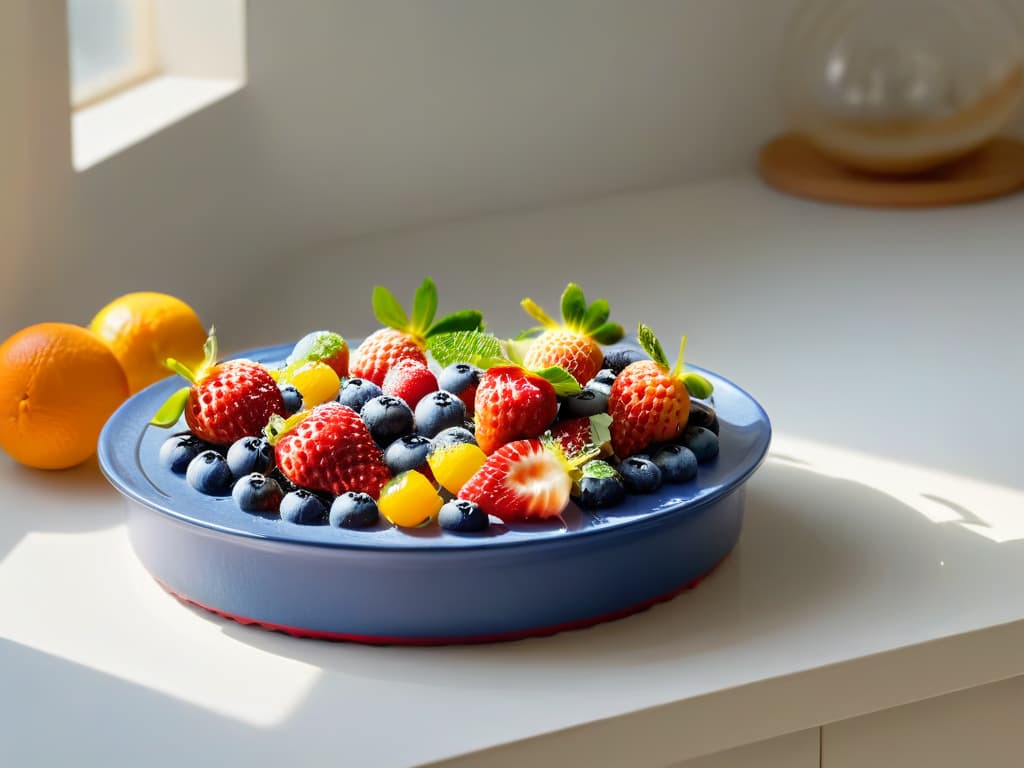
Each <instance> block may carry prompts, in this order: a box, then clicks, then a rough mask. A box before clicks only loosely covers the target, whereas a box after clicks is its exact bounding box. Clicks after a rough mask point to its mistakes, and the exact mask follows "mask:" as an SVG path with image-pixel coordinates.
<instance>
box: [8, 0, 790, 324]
mask: <svg viewBox="0 0 1024 768" xmlns="http://www.w3.org/2000/svg"><path fill="white" fill-rule="evenodd" d="M19 3H20V4H22V5H23V6H24V7H25V8H30V9H31V10H30V11H29V12H28V13H27V15H28V16H30V17H31V19H30V21H31V22H32V23H33V24H34V25H35V32H34V34H35V35H36V37H37V42H38V45H37V49H36V50H37V51H38V52H39V55H40V56H43V55H44V54H45V58H46V61H47V62H49V71H46V70H42V71H40V70H38V69H31V70H30V71H28V72H24V71H23V73H22V76H23V77H28V78H29V82H30V83H31V89H32V91H33V93H34V98H33V102H32V104H30V105H29V109H30V114H29V115H28V119H29V121H30V122H31V124H32V125H33V129H32V130H33V133H34V135H35V136H36V138H37V141H36V142H35V144H34V146H33V147H32V149H31V157H30V158H29V159H30V160H31V161H32V165H33V171H32V181H33V183H34V184H37V185H38V186H37V191H36V192H35V193H33V195H32V197H31V206H32V208H33V212H34V214H35V215H36V217H37V218H36V223H35V225H34V227H33V229H32V233H31V234H32V244H31V247H30V248H29V249H27V251H28V252H27V253H26V249H25V248H22V247H14V248H5V252H4V254H3V256H2V258H3V259H4V264H5V266H6V267H7V269H8V275H11V274H13V275H14V279H15V285H16V287H17V289H18V290H17V291H15V292H12V293H13V294H14V295H13V298H10V297H9V298H5V300H4V302H3V303H2V305H0V336H6V335H7V334H8V333H9V332H11V331H13V330H14V329H15V328H16V327H19V326H20V325H24V324H26V323H28V322H34V321H38V320H42V319H63V320H70V321H76V322H85V321H87V320H88V319H89V316H90V315H91V313H92V312H93V311H94V309H95V308H96V307H97V306H98V304H100V303H102V302H103V301H105V300H106V299H108V298H110V297H113V296H115V295H117V294H119V293H121V292H123V291H127V290H133V289H140V288H159V289H164V290H168V291H170V292H173V293H178V294H180V295H182V296H184V297H185V298H187V299H188V300H189V301H191V302H192V303H194V304H195V305H196V306H197V308H198V309H199V310H200V312H201V314H203V315H204V316H205V317H212V316H213V315H214V312H215V310H218V311H217V312H216V315H217V322H218V324H219V325H220V326H221V327H222V328H223V329H224V330H225V331H226V332H227V331H231V330H232V324H233V323H237V325H235V327H236V328H238V327H242V324H243V323H249V322H251V320H242V319H241V318H239V319H238V320H237V321H235V320H232V319H229V318H222V317H221V316H220V315H221V314H223V311H222V310H221V309H220V308H222V307H223V306H224V305H225V302H227V303H228V304H230V303H231V300H232V298H233V297H235V296H241V295H244V294H245V286H246V283H247V281H249V280H250V278H251V275H252V274H254V273H255V274H259V273H261V272H262V271H263V270H264V269H265V267H266V266H267V265H272V264H273V263H274V262H275V261H278V260H280V259H282V258H284V257H286V256H287V255H289V254H294V253H296V252H298V251H302V250H303V249H305V248H306V247H307V246H314V245H317V244H322V243H329V242H334V241H337V240H344V239H346V238H350V237H352V236H357V235H363V234H366V233H370V232H376V231H382V230H394V229H403V228H409V227H412V226H416V225H420V224H423V223H426V222H432V221H437V220H442V219H452V218H459V217H465V216H470V215H473V214H478V213H481V212H488V211H497V210H505V209H517V208H529V207H535V206H539V205H543V204H547V203H551V202H556V201H570V200H575V199H580V198H587V197H593V196H598V195H603V194H607V193H610V192H613V191H616V190H621V189H626V188H636V187H648V186H658V185H667V184H672V183H675V182H679V181H682V180H686V179H690V178H695V177H701V176H706V175H712V174H720V173H728V172H732V171H737V170H740V169H744V168H747V167H749V165H750V162H751V158H752V155H753V152H754V150H755V148H756V145H757V144H758V142H759V141H761V140H762V139H763V138H765V137H766V136H767V135H768V134H769V133H771V131H772V130H773V129H774V128H775V127H776V125H777V113H776V106H775V97H774V90H773V88H774V84H773V79H774V66H775V59H776V47H777V44H778V39H779V33H780V30H781V25H782V23H783V20H784V18H785V15H786V13H787V12H788V10H789V8H790V7H791V5H792V4H793V3H792V0H758V2H756V3H755V2H750V0H715V2H710V1H709V0H633V1H631V2H626V1H625V0H515V1H514V2H513V1H512V0H428V1H426V2H422V1H421V0H320V1H318V0H293V1H292V2H288V3H283V2H276V0H251V1H250V3H249V5H248V11H247V16H248V19H247V25H248V39H247V48H248V56H249V61H248V85H247V87H246V88H245V89H243V90H242V91H241V92H240V93H238V94H236V95H235V96H232V97H230V98H229V99H227V100H226V101H224V102H221V103H220V104H217V105H215V106H214V107H212V108H210V109H208V110H206V111H205V112H202V113H200V114H198V115H196V116H194V117H192V118H190V119H188V120H186V121H184V122H182V123H180V124H178V125H175V126H173V127H171V128H170V129H168V130H166V131H164V132H162V133H160V134H158V135H157V136H154V137H153V138H151V139H149V140H147V141H145V142H143V143H142V144H140V145H138V146H136V147H133V148H131V149H130V150H128V151H127V152H125V153H124V154H122V155H119V156H116V157H114V158H112V159H110V160H108V161H106V162H104V163H102V164H100V165H98V166H96V167H93V168H91V169H89V170H88V171H86V172H84V173H82V174H79V175H76V174H75V173H74V172H73V171H72V170H71V165H70V158H69V154H68V149H67V144H68V142H67V135H66V132H67V129H66V120H67V115H66V99H67V97H66V88H67V85H66V82H65V77H64V76H63V67H64V66H65V64H64V56H65V51H64V48H63V46H64V29H63V22H62V19H61V16H62V13H63V3H62V2H61V0H36V1H35V2H32V0H17V1H16V2H15V3H14V4H13V6H12V7H11V8H5V11H4V12H5V13H6V14H8V15H12V16H13V15H14V13H15V12H14V10H13V8H15V7H17V6H18V5H19ZM9 5H11V4H9V3H5V6H9ZM22 26H24V24H23V25H22ZM44 129H45V132H46V134H47V135H45V136H44V135H43V133H44ZM12 149H13V145H12V144H10V143H8V142H5V147H4V151H5V152H10V151H12ZM43 190H45V193H44V192H43ZM16 261H19V262H20V261H25V262H31V264H32V267H31V269H15V270H11V269H10V267H11V264H12V263H14V262H16ZM259 298H260V301H261V302H262V303H263V304H264V305H265V304H266V297H265V296H260V297H259ZM253 303H255V302H253ZM266 311H267V312H268V313H269V314H270V315H273V314H274V313H276V312H279V311H280V310H279V309H277V308H273V307H271V308H269V309H268V310H266Z"/></svg>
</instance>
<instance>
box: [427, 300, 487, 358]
mask: <svg viewBox="0 0 1024 768" xmlns="http://www.w3.org/2000/svg"><path fill="white" fill-rule="evenodd" d="M483 327H484V316H483V313H482V312H480V311H479V310H476V309H460V310H459V311H458V312H452V313H451V314H450V315H446V316H445V317H442V318H441V319H440V320H438V321H437V322H436V323H434V324H433V325H432V326H431V327H430V330H428V331H427V332H426V333H425V334H423V335H424V336H425V337H426V338H428V339H429V338H430V337H432V336H438V335H440V334H442V333H456V332H459V331H482V330H483ZM458 362H461V361H458Z"/></svg>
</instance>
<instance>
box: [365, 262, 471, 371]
mask: <svg viewBox="0 0 1024 768" xmlns="http://www.w3.org/2000/svg"><path fill="white" fill-rule="evenodd" d="M373 313H374V314H375V315H376V316H377V320H378V321H379V322H380V323H381V324H382V325H384V326H386V327H384V328H381V329H380V330H379V331H375V332H374V333H371V334H370V335H369V336H367V337H366V339H364V340H363V343H362V344H360V345H359V347H358V348H357V349H356V351H355V352H354V353H353V355H352V361H351V366H350V369H351V372H352V376H355V377H358V378H361V379H367V380H369V381H372V382H373V383H374V384H376V385H377V386H378V387H379V386H381V385H382V384H383V383H384V377H385V376H386V375H387V372H388V369H390V368H391V366H392V365H394V364H395V363H396V362H398V361H399V360H404V359H413V360H416V361H418V362H420V363H422V364H423V365H426V364H427V358H426V356H425V355H424V354H423V352H424V350H425V349H426V343H427V339H428V338H430V337H431V336H434V335H436V334H440V333H453V332H456V331H473V330H477V329H478V328H480V326H481V323H482V321H483V316H482V315H481V314H480V312H478V311H477V310H475V309H463V310H460V311H458V312H453V313H452V314H450V315H448V316H447V317H443V318H441V319H440V320H438V321H437V322H436V323H435V322H434V316H435V315H436V313H437V287H436V286H435V285H434V281H433V280H431V279H430V278H429V277H427V278H424V280H423V284H422V285H420V287H419V288H418V289H417V290H416V296H415V298H414V299H413V307H412V320H410V319H409V316H408V315H406V313H405V310H404V309H402V305H401V304H399V303H398V299H396V298H395V296H394V294H393V293H391V291H389V290H388V289H387V288H385V287H384V286H382V285H378V286H376V287H375V288H374V289H373Z"/></svg>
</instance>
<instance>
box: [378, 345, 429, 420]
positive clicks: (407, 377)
mask: <svg viewBox="0 0 1024 768" xmlns="http://www.w3.org/2000/svg"><path fill="white" fill-rule="evenodd" d="M381 390H383V392H384V394H385V395H391V396H392V397H400V398H402V399H403V400H405V402H406V405H408V406H409V407H410V408H412V409H414V410H415V408H416V403H418V402H419V401H420V400H422V399H423V398H424V397H426V396H427V395H429V394H430V393H431V392H437V390H438V386H437V377H436V376H434V374H433V373H431V372H430V369H429V368H427V366H426V364H425V363H421V362H419V361H418V360H415V359H413V358H409V357H407V358H403V359H401V360H398V361H396V362H395V363H394V364H392V366H391V368H390V369H388V372H387V375H386V376H385V377H384V383H383V385H382V386H381Z"/></svg>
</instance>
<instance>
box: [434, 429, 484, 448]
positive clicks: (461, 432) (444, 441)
mask: <svg viewBox="0 0 1024 768" xmlns="http://www.w3.org/2000/svg"><path fill="white" fill-rule="evenodd" d="M463 443H469V444H470V445H476V435H474V434H473V432H472V430H469V429H466V428H465V427H448V429H442V430H441V431H440V432H438V433H437V434H436V435H434V450H435V451H436V450H437V449H438V448H447V447H448V446H452V445H462V444H463Z"/></svg>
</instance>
